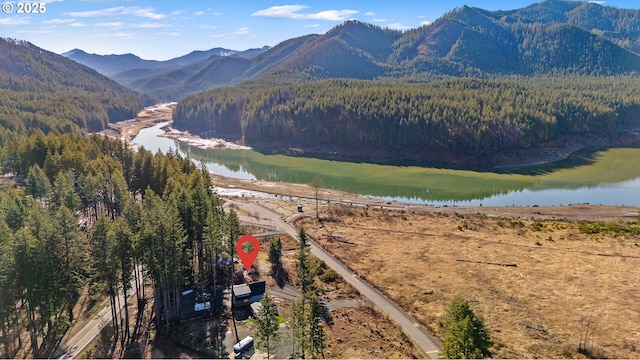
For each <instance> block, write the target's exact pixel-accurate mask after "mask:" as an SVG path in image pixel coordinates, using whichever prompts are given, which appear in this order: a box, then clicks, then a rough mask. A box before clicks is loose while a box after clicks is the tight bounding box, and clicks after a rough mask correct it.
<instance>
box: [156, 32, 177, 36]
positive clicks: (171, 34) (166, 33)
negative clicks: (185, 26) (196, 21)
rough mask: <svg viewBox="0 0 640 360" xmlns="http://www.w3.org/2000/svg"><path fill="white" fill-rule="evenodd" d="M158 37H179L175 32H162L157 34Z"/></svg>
mask: <svg viewBox="0 0 640 360" xmlns="http://www.w3.org/2000/svg"><path fill="white" fill-rule="evenodd" d="M158 35H161V36H180V33H179V32H176V31H173V32H166V31H163V32H159V33H158Z"/></svg>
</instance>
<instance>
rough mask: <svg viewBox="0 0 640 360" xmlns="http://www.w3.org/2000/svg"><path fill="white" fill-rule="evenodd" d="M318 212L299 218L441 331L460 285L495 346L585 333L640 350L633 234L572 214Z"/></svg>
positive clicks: (520, 351) (572, 347)
mask: <svg viewBox="0 0 640 360" xmlns="http://www.w3.org/2000/svg"><path fill="white" fill-rule="evenodd" d="M596 210H597V209H596ZM322 218H323V219H325V220H324V221H323V222H322V223H319V222H318V221H316V220H315V216H309V217H304V218H302V219H300V221H299V224H300V225H303V226H304V227H305V229H306V230H307V232H308V233H309V234H310V235H311V236H312V237H313V238H314V239H316V241H318V242H319V243H320V244H322V246H324V247H325V248H327V249H329V250H330V251H331V252H332V253H333V254H334V255H336V256H337V257H338V258H340V259H341V260H342V261H343V262H344V263H346V264H349V266H350V267H351V268H352V269H353V270H355V271H356V272H357V273H358V274H359V275H360V276H362V277H363V278H366V279H367V280H368V281H369V282H370V283H372V284H374V285H375V286H377V287H378V288H379V289H380V290H382V291H384V292H385V293H386V294H387V295H388V296H390V297H391V298H392V299H393V300H394V301H395V302H396V303H397V304H399V305H400V306H401V307H403V308H404V309H405V310H407V311H409V312H410V313H411V314H412V315H413V316H414V317H415V318H416V319H417V320H418V321H420V322H421V323H422V324H423V325H425V326H426V327H427V328H429V329H430V330H431V331H432V332H433V333H435V334H437V333H438V322H439V319H440V316H441V315H442V313H443V311H444V308H445V307H446V306H447V305H448V302H449V301H450V300H451V298H452V297H453V296H454V295H455V294H461V295H463V296H464V297H465V298H466V299H467V300H469V301H470V303H471V304H472V307H473V308H474V309H476V310H477V311H479V312H480V313H481V314H483V316H484V317H485V319H486V323H487V325H488V327H489V329H490V330H491V334H492V336H493V339H494V341H495V346H494V348H493V350H494V353H495V356H496V357H499V358H533V357H545V358H558V357H581V356H583V355H582V354H580V353H578V347H579V345H580V342H581V341H582V342H584V341H585V338H586V348H587V350H588V351H589V352H590V353H591V355H594V356H596V357H615V358H638V357H640V327H639V326H638V324H639V323H640V310H639V309H638V306H637V304H639V303H640V293H638V291H637V290H638V289H637V279H638V278H640V239H639V238H638V236H637V235H635V236H634V235H614V234H609V233H600V234H595V235H592V234H584V233H582V232H581V231H580V229H579V224H580V223H579V222H577V221H565V220H539V219H531V218H522V219H517V218H494V217H488V216H484V215H466V214H461V213H458V214H457V215H456V214H450V213H442V212H435V211H426V212H425V211H414V210H405V211H402V210H401V211H392V210H387V209H367V208H362V207H349V206H332V207H331V209H329V210H327V211H324V212H323V213H322ZM636 226H637V225H636ZM501 264H502V265H512V266H501ZM514 265H515V266H514ZM589 324H590V325H589ZM587 328H589V330H588V331H589V332H588V334H587Z"/></svg>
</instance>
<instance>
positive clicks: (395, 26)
mask: <svg viewBox="0 0 640 360" xmlns="http://www.w3.org/2000/svg"><path fill="white" fill-rule="evenodd" d="M387 27H388V28H389V29H392V30H408V29H411V27H409V26H405V25H402V24H400V23H393V24H389V25H387Z"/></svg>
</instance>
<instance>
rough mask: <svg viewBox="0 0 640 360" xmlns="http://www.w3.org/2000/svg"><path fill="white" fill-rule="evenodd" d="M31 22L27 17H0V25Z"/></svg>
mask: <svg viewBox="0 0 640 360" xmlns="http://www.w3.org/2000/svg"><path fill="white" fill-rule="evenodd" d="M29 23H30V21H29V18H27V17H22V16H21V17H10V18H4V19H0V25H6V26H16V25H28V24H29Z"/></svg>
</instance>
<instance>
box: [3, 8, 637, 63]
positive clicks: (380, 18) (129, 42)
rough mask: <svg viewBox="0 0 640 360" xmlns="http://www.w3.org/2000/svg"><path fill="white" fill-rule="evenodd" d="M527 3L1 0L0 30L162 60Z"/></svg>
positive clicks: (41, 41)
mask: <svg viewBox="0 0 640 360" xmlns="http://www.w3.org/2000/svg"><path fill="white" fill-rule="evenodd" d="M534 2H536V1H534V0H528V1H523V0H509V1H506V0H500V1H486V0H485V1H479V0H450V1H420V0H393V1H376V0H373V1H354V0H340V1H334V0H322V1H317V0H300V1H298V0H279V1H273V0H269V1H263V0H231V1H229V0H209V1H202V0H200V1H194V0H182V1H180V0H174V1H138V0H125V1H110V0H48V1H47V0H45V1H41V3H44V4H45V6H44V10H45V11H44V13H33V14H24V13H22V14H18V13H17V8H18V6H19V4H18V1H14V0H10V1H4V0H0V3H1V4H3V5H4V6H3V10H4V11H3V12H1V13H0V37H10V38H16V39H21V40H27V41H30V42H32V43H33V44H35V45H37V46H40V47H42V48H44V49H47V50H50V51H53V52H56V53H62V52H65V51H68V50H71V49H74V48H79V49H82V50H85V51H87V52H90V53H97V54H124V53H133V54H136V55H138V56H140V57H142V58H145V59H157V60H166V59H169V58H173V57H177V56H180V55H184V54H186V53H189V52H190V51H192V50H207V49H210V48H213V47H223V48H228V49H233V50H245V49H248V48H257V47H262V46H264V45H269V46H274V45H276V44H278V43H279V42H281V41H284V40H286V39H290V38H293V37H297V36H302V35H306V34H322V33H324V32H326V31H327V30H329V29H331V28H333V27H334V26H336V25H338V24H341V23H342V22H344V21H345V20H349V19H357V20H360V21H364V22H367V23H372V24H376V25H378V26H381V27H388V28H392V29H398V30H406V29H410V28H416V27H419V26H420V25H422V24H424V23H425V22H431V21H434V20H436V19H437V18H439V17H440V16H442V15H443V14H444V13H446V12H447V11H449V10H451V9H453V8H455V7H459V6H462V5H465V4H466V5H469V6H476V7H480V8H484V9H488V10H499V9H502V10H510V9H515V8H521V7H524V6H527V5H529V4H532V3H534ZM599 3H603V4H604V5H611V6H616V7H622V8H638V7H639V6H640V3H639V2H638V1H637V0H607V1H606V2H604V1H599ZM7 4H11V6H8V5H7ZM32 7H33V6H32ZM23 8H25V7H23ZM6 10H10V11H9V12H8V13H6Z"/></svg>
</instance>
